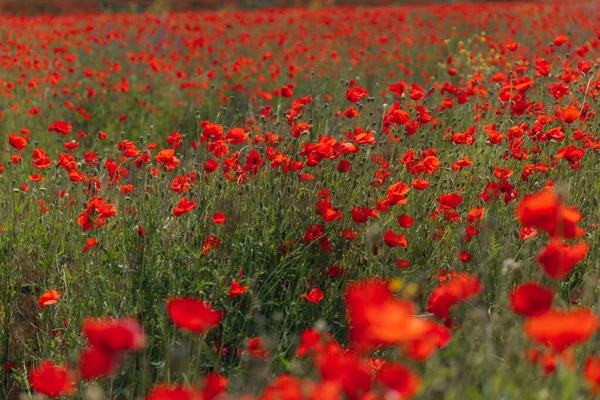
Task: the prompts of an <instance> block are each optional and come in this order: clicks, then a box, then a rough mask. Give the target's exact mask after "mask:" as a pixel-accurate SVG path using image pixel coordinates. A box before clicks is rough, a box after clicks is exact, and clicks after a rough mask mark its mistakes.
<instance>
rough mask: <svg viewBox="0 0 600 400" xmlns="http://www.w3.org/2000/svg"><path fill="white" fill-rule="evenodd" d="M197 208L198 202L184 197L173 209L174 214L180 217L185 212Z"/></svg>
mask: <svg viewBox="0 0 600 400" xmlns="http://www.w3.org/2000/svg"><path fill="white" fill-rule="evenodd" d="M194 208H196V203H195V202H193V201H189V200H188V199H187V198H185V197H182V198H181V200H179V203H178V204H177V207H175V208H174V209H173V215H174V216H176V217H180V216H182V215H183V214H185V213H188V212H190V211H192V210H193V209H194Z"/></svg>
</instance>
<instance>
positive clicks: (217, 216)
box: [212, 212, 229, 225]
mask: <svg viewBox="0 0 600 400" xmlns="http://www.w3.org/2000/svg"><path fill="white" fill-rule="evenodd" d="M228 219H229V217H228V216H227V215H225V213H223V212H216V213H214V214H213V217H212V221H213V222H214V223H215V224H217V225H223V224H224V223H225V221H227V220H228Z"/></svg>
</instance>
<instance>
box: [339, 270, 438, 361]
mask: <svg viewBox="0 0 600 400" xmlns="http://www.w3.org/2000/svg"><path fill="white" fill-rule="evenodd" d="M345 300H346V305H347V315H348V322H349V324H350V340H351V341H352V342H353V343H354V344H355V345H356V346H357V348H359V349H365V350H369V349H373V348H375V347H377V346H390V345H396V344H401V343H406V342H410V341H412V340H415V339H418V338H420V337H422V335H424V334H425V332H426V331H427V329H428V325H427V322H426V321H425V320H423V319H421V318H419V317H416V316H415V312H416V308H415V305H414V304H413V303H412V302H411V301H409V300H405V299H397V298H395V297H393V296H392V293H391V291H390V289H389V286H388V284H387V283H386V282H381V281H366V282H359V283H353V284H350V285H348V288H347V289H346V296H345Z"/></svg>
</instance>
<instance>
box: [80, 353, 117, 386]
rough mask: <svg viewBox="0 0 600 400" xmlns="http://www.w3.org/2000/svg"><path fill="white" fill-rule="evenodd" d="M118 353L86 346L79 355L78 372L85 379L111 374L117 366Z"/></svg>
mask: <svg viewBox="0 0 600 400" xmlns="http://www.w3.org/2000/svg"><path fill="white" fill-rule="evenodd" d="M117 359H118V355H117V354H115V353H112V352H109V351H106V350H103V349H101V348H99V347H88V348H86V349H85V350H83V351H82V353H81V356H80V357H79V372H80V373H81V377H82V378H83V379H85V380H86V381H89V380H92V379H96V378H99V377H103V376H108V375H111V374H113V373H114V372H115V371H116V369H117V367H118V365H119V364H118V360H117Z"/></svg>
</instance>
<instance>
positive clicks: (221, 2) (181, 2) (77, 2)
mask: <svg viewBox="0 0 600 400" xmlns="http://www.w3.org/2000/svg"><path fill="white" fill-rule="evenodd" d="M474 1H475V2H477V0H470V2H474ZM504 1H507V0H504ZM508 1H510V0H508ZM461 2H465V0H0V13H4V14H15V15H28V14H73V13H97V12H109V11H113V12H142V11H153V12H166V11H184V10H202V9H232V8H246V9H255V8H268V7H315V8H318V7H329V6H333V5H362V6H381V5H390V4H427V3H446V4H447V3H450V4H452V3H461ZM479 2H486V1H485V0H480V1H479Z"/></svg>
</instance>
